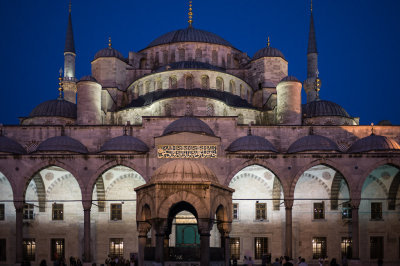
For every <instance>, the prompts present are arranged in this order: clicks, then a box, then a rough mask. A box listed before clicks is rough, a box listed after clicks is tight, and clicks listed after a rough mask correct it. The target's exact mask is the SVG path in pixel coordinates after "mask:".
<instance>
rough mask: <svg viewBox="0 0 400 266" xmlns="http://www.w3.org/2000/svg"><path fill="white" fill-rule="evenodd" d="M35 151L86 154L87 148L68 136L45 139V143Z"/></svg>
mask: <svg viewBox="0 0 400 266" xmlns="http://www.w3.org/2000/svg"><path fill="white" fill-rule="evenodd" d="M36 151H38V152H58V151H67V152H76V153H88V150H87V148H86V147H85V146H84V145H83V144H82V143H80V142H79V141H78V140H76V139H73V138H70V137H68V136H57V137H52V138H49V139H46V140H45V141H43V142H42V143H40V144H39V146H38V147H37V149H36Z"/></svg>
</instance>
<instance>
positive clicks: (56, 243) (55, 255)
mask: <svg viewBox="0 0 400 266" xmlns="http://www.w3.org/2000/svg"><path fill="white" fill-rule="evenodd" d="M64 256H65V242H64V239H63V238H57V239H52V240H51V260H58V259H61V258H64Z"/></svg>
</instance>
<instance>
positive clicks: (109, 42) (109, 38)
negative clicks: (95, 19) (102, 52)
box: [108, 37, 111, 47]
mask: <svg viewBox="0 0 400 266" xmlns="http://www.w3.org/2000/svg"><path fill="white" fill-rule="evenodd" d="M108 47H111V37H108Z"/></svg>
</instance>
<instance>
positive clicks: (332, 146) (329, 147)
mask: <svg viewBox="0 0 400 266" xmlns="http://www.w3.org/2000/svg"><path fill="white" fill-rule="evenodd" d="M305 151H340V150H339V147H338V145H337V144H336V143H335V142H334V141H333V140H331V139H329V138H327V137H324V136H320V135H308V136H305V137H302V138H300V139H298V140H296V141H295V142H294V143H292V145H290V147H289V149H288V153H296V152H305Z"/></svg>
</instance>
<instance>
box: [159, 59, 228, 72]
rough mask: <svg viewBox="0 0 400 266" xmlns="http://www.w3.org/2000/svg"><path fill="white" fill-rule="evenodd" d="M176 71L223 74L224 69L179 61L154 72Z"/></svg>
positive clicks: (202, 63) (200, 63)
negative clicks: (197, 70)
mask: <svg viewBox="0 0 400 266" xmlns="http://www.w3.org/2000/svg"><path fill="white" fill-rule="evenodd" d="M176 69H201V70H215V71H220V72H225V69H224V68H222V67H217V66H213V65H211V64H209V63H204V62H198V61H180V62H174V63H170V64H168V65H165V66H162V67H160V68H158V69H157V70H156V72H162V71H167V70H176Z"/></svg>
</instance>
